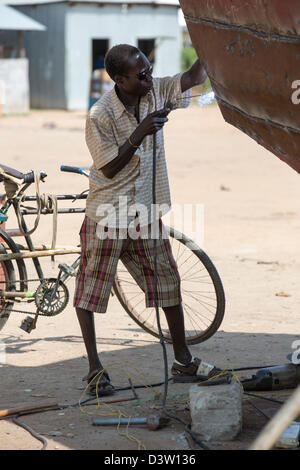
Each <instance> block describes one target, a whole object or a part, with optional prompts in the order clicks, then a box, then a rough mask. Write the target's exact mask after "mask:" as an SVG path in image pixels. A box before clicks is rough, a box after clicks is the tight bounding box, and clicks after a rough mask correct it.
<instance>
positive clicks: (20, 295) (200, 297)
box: [0, 165, 225, 344]
mask: <svg viewBox="0 0 300 470" xmlns="http://www.w3.org/2000/svg"><path fill="white" fill-rule="evenodd" d="M1 166H2V168H4V169H5V171H3V170H2V173H0V181H3V182H4V183H6V184H8V182H10V183H14V182H15V181H16V180H14V178H17V179H19V181H20V182H19V186H17V188H18V189H16V188H15V193H14V194H13V195H12V194H10V193H9V191H7V190H6V195H5V200H4V204H3V205H2V207H1V208H0V225H1V224H2V223H3V222H5V221H6V220H7V219H8V210H9V209H10V208H11V207H13V208H14V211H15V213H16V215H17V219H18V221H19V230H20V231H21V233H22V235H23V236H24V238H25V241H26V244H27V247H25V248H24V247H23V246H20V245H17V244H16V243H15V241H14V240H13V238H12V236H10V234H9V231H6V230H3V229H2V228H1V227H0V239H2V241H3V242H4V243H0V287H1V286H2V287H3V288H2V289H1V290H0V330H1V329H2V328H3V327H4V325H5V323H6V322H7V320H8V318H9V316H10V314H11V313H13V312H18V313H24V314H26V313H31V314H33V312H27V311H26V312H25V311H23V310H22V309H17V310H14V309H13V306H14V304H15V303H34V305H35V308H36V312H35V317H34V319H32V317H27V318H26V319H25V320H24V322H23V324H22V325H21V328H23V329H24V330H25V331H27V332H30V331H31V330H32V329H33V328H35V326H36V320H37V318H38V317H39V316H54V315H57V314H59V313H61V312H62V311H63V310H64V309H65V307H66V305H67V303H68V300H69V291H68V288H67V286H66V281H67V280H68V279H69V278H70V277H74V276H76V271H77V268H78V266H79V262H80V247H76V248H72V249H68V248H63V249H55V250H53V249H52V250H51V249H50V250H49V249H44V250H42V251H41V250H39V249H36V248H35V247H34V245H33V242H32V238H31V233H32V231H29V230H28V228H27V225H26V223H25V220H24V216H25V215H34V214H35V215H37V217H39V216H40V215H41V214H53V211H54V207H53V200H55V201H60V200H72V201H75V200H83V199H86V198H87V193H86V192H83V193H81V194H62V195H56V196H55V197H54V198H52V206H51V204H50V206H47V207H45V205H43V204H42V203H41V200H42V198H41V197H40V196H39V194H38V191H37V192H36V195H35V196H25V195H24V193H25V190H27V189H28V187H29V186H30V185H31V184H32V183H34V182H37V179H40V180H42V181H44V180H45V178H46V176H47V175H46V174H45V173H43V172H40V174H39V175H36V174H34V173H33V172H29V173H26V174H23V173H20V172H18V171H17V170H14V169H11V168H8V167H4V166H3V165H0V167H1ZM61 171H68V172H73V173H78V174H81V175H84V176H86V177H88V176H89V173H88V171H85V170H83V169H82V168H78V167H67V166H61ZM19 187H20V189H19ZM25 201H35V202H36V203H37V206H38V207H37V208H36V209H28V208H24V207H22V206H21V202H22V203H23V202H25ZM74 212H76V213H78V212H80V213H84V212H85V209H84V208H79V209H78V208H67V209H57V213H64V214H70V213H74ZM35 228H36V227H34V229H35ZM165 228H166V231H167V233H168V234H169V237H170V242H171V246H172V251H173V255H174V258H175V260H176V263H177V267H178V270H179V273H180V276H181V292H182V303H183V310H184V319H185V332H186V340H187V343H188V344H197V343H201V342H203V341H205V340H207V339H208V338H210V337H211V336H212V335H213V334H214V333H215V332H216V331H217V330H218V328H219V326H220V324H221V322H222V320H223V317H224V312H225V295H224V289H223V286H222V282H221V279H220V276H219V274H218V272H217V269H216V267H215V266H214V264H213V262H212V261H211V259H210V258H209V257H208V255H207V254H206V253H205V252H204V251H203V250H202V249H201V248H200V247H199V246H197V245H196V244H195V243H194V242H193V241H192V240H191V239H190V238H189V237H187V236H186V235H184V234H182V233H181V232H179V231H178V230H176V229H174V228H173V227H168V226H165ZM8 250H9V251H10V253H8ZM24 250H28V251H27V252H26V251H24ZM70 253H72V254H73V255H74V254H77V258H76V259H75V261H74V262H73V263H72V264H71V265H67V264H65V263H61V264H59V265H58V268H59V272H58V275H57V277H51V278H45V277H44V273H43V270H42V268H41V264H40V261H39V258H40V257H42V256H53V255H58V254H59V255H60V254H70ZM28 258H32V260H33V264H34V268H35V271H36V273H37V275H38V279H28V274H27V268H26V264H25V261H24V260H25V259H28ZM33 281H34V282H38V286H37V287H36V288H35V289H34V290H30V289H28V283H29V282H33ZM114 294H115V295H116V297H117V299H118V300H119V302H120V303H121V305H122V307H123V308H124V310H125V311H126V312H127V314H128V315H129V316H130V317H131V318H132V320H134V321H135V322H136V323H137V324H138V325H139V326H140V327H141V328H142V329H144V330H145V331H146V332H148V333H150V334H151V335H153V336H155V337H157V338H159V331H158V328H157V323H156V313H155V309H154V308H146V307H145V306H144V305H143V303H142V302H143V301H144V292H143V291H142V290H141V289H140V288H139V287H138V285H137V284H136V283H135V281H134V280H133V278H132V277H131V275H130V274H129V273H128V272H127V270H126V269H125V268H124V267H122V263H118V268H117V273H116V277H115V280H114V284H113V287H112V295H114ZM160 310H161V309H160ZM161 311H162V310H161ZM161 328H162V331H163V336H164V339H165V341H166V342H168V343H172V340H171V337H170V334H169V331H168V327H167V323H166V320H165V317H164V315H163V314H162V315H161Z"/></svg>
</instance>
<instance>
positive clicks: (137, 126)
mask: <svg viewBox="0 0 300 470" xmlns="http://www.w3.org/2000/svg"><path fill="white" fill-rule="evenodd" d="M105 67H106V71H107V72H108V74H109V75H110V77H111V78H112V80H113V81H114V82H115V87H114V89H113V90H111V91H109V92H107V93H105V94H104V95H103V96H102V97H101V98H100V100H98V102H96V103H95V105H94V106H93V107H92V109H91V110H90V112H89V115H88V118H87V123H86V142H87V145H88V148H89V151H90V153H91V156H92V158H93V166H92V168H91V173H90V190H89V196H88V199H87V207H86V218H85V220H84V223H83V225H82V227H81V231H80V236H81V245H82V255H81V264H80V267H79V271H78V276H77V282H76V291H75V297H74V306H75V307H76V312H77V317H78V320H79V324H80V327H81V331H82V335H83V339H84V342H85V346H86V350H87V354H88V360H89V373H88V375H87V377H86V379H87V381H88V383H90V382H92V381H93V379H94V378H95V377H96V376H97V374H99V371H101V370H103V369H104V368H103V365H102V364H101V362H100V359H99V356H98V353H97V348H96V339H95V328H94V317H93V312H99V313H103V312H105V311H106V308H107V302H108V298H109V294H110V290H111V287H112V283H113V279H114V276H115V272H116V267H117V263H118V260H119V259H122V261H123V263H124V264H125V266H126V268H127V269H128V271H129V272H130V273H131V274H132V276H133V277H134V279H135V280H136V282H137V283H138V284H139V285H140V287H141V288H142V289H143V290H144V292H145V295H146V306H147V307H150V306H154V292H153V290H154V289H153V243H154V240H153V237H152V238H151V227H152V226H153V224H155V222H157V219H158V218H159V217H160V216H161V215H162V214H159V215H157V213H155V211H154V213H153V210H152V207H151V204H152V201H153V194H152V161H153V160H152V157H153V135H156V148H157V166H156V188H157V189H156V202H157V204H159V206H160V207H162V208H163V210H162V211H161V212H162V213H165V212H166V211H167V210H169V209H170V194H169V184H168V177H167V170H166V163H165V155H164V143H163V132H162V128H163V126H164V125H165V123H166V122H167V121H168V118H167V113H168V110H167V109H166V103H167V102H172V103H173V105H175V107H185V106H187V105H188V104H189V101H190V96H191V91H190V89H191V88H192V87H193V86H195V85H198V84H201V83H203V82H204V81H205V79H206V72H205V70H204V68H203V65H202V64H201V62H200V61H199V60H197V61H196V62H195V63H194V65H193V66H192V67H191V68H190V70H188V71H187V72H185V73H183V74H178V75H175V76H174V77H166V78H162V79H158V78H153V77H152V67H151V64H150V63H149V61H148V59H147V58H146V57H145V55H144V54H143V53H142V52H141V51H140V50H139V49H137V48H135V47H133V46H130V45H126V44H121V45H118V46H115V47H113V48H112V49H111V50H110V51H108V53H107V55H106V57H105ZM122 204H123V206H122ZM124 207H125V208H126V211H125V216H124V211H123V209H124ZM132 208H133V210H132ZM145 208H146V210H143V209H145ZM105 214H106V215H105ZM122 214H123V215H122ZM130 227H131V228H132V227H134V228H135V230H137V231H138V230H140V236H138V238H136V237H130V233H129V232H130V230H129V229H130ZM135 233H136V232H135ZM157 266H158V272H157V277H158V283H157V284H158V304H159V306H160V307H161V308H162V309H163V310H164V313H165V315H166V319H167V322H168V326H169V330H170V334H171V337H172V340H173V349H174V356H175V360H174V364H173V367H172V370H171V372H172V374H173V377H174V380H177V381H188V382H192V381H195V380H197V370H198V367H199V365H201V364H203V363H202V362H201V361H200V359H197V358H192V355H191V353H190V351H189V349H188V347H187V344H186V341H185V335H184V317H183V311H182V306H181V296H180V278H179V274H178V271H177V268H176V263H175V261H174V259H173V256H172V253H171V248H170V244H169V241H168V240H167V239H165V238H164V237H163V225H162V223H161V221H160V218H159V239H158V240H157ZM215 372H216V369H215V368H214V369H213V371H211V373H215ZM202 373H203V371H202ZM94 382H95V380H94ZM93 385H94V384H93V382H92V383H91V384H90V392H91V393H94V391H95V387H94V386H93ZM98 387H100V388H98V393H99V394H107V393H111V392H112V391H113V386H112V384H111V383H110V380H109V376H108V374H107V372H104V373H103V374H102V375H101V380H100V382H99V383H98Z"/></svg>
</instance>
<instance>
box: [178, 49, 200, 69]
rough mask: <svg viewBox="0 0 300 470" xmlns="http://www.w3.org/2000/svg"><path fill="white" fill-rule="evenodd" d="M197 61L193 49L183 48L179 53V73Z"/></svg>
mask: <svg viewBox="0 0 300 470" xmlns="http://www.w3.org/2000/svg"><path fill="white" fill-rule="evenodd" d="M195 60H197V54H196V51H195V49H194V48H193V47H192V46H191V47H185V48H184V49H182V51H181V71H182V72H186V71H187V70H188V69H189V68H190V67H191V66H192V65H193V63H194V62H195Z"/></svg>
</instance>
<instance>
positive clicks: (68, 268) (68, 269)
mask: <svg viewBox="0 0 300 470" xmlns="http://www.w3.org/2000/svg"><path fill="white" fill-rule="evenodd" d="M58 267H59V269H60V270H61V271H63V272H64V273H65V274H68V276H74V277H75V276H76V270H75V269H73V268H71V266H68V265H67V264H65V263H61V264H59V265H58Z"/></svg>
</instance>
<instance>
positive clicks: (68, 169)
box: [60, 165, 89, 176]
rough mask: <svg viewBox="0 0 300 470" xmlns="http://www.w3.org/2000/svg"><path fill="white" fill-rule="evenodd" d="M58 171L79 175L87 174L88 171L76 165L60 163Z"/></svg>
mask: <svg viewBox="0 0 300 470" xmlns="http://www.w3.org/2000/svg"><path fill="white" fill-rule="evenodd" d="M60 171H65V172H68V173H79V174H80V175H84V176H89V173H88V172H87V171H85V170H84V169H83V168H80V167H78V166H68V165H61V166H60Z"/></svg>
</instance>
